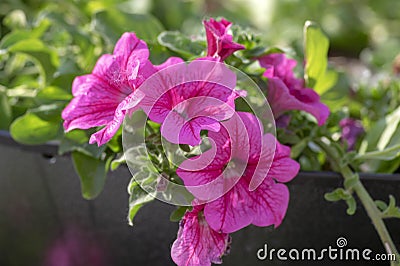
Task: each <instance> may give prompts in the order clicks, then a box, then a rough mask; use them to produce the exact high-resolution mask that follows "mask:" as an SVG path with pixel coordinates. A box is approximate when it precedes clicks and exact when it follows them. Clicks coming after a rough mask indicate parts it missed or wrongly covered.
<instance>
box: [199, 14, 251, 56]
mask: <svg viewBox="0 0 400 266" xmlns="http://www.w3.org/2000/svg"><path fill="white" fill-rule="evenodd" d="M203 24H204V27H205V29H206V37H207V48H208V49H207V56H211V57H215V58H219V59H220V60H221V61H224V60H225V59H226V58H227V57H228V56H230V55H231V54H233V53H234V52H235V51H237V50H243V49H245V47H244V46H243V45H241V44H238V43H235V42H233V39H232V35H230V34H229V33H228V31H229V28H230V27H231V25H232V23H231V22H229V21H227V20H225V19H221V20H220V21H216V20H215V19H213V18H210V20H208V21H207V20H204V21H203Z"/></svg>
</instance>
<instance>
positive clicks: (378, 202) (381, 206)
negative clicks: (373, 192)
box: [375, 200, 388, 212]
mask: <svg viewBox="0 0 400 266" xmlns="http://www.w3.org/2000/svg"><path fill="white" fill-rule="evenodd" d="M375 205H376V207H378V209H379V210H380V211H382V212H383V211H385V210H386V209H387V207H388V205H387V204H386V202H384V201H382V200H375Z"/></svg>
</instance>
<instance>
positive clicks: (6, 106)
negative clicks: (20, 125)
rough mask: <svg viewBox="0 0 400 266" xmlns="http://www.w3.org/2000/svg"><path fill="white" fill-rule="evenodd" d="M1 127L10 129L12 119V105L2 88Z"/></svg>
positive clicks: (0, 92)
mask: <svg viewBox="0 0 400 266" xmlns="http://www.w3.org/2000/svg"><path fill="white" fill-rule="evenodd" d="M0 114H1V115H0V129H4V130H8V128H9V126H10V124H11V120H12V110H11V105H10V103H9V102H8V97H7V95H6V93H5V92H3V91H1V90H0Z"/></svg>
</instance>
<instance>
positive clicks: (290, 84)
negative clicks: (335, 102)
mask: <svg viewBox="0 0 400 266" xmlns="http://www.w3.org/2000/svg"><path fill="white" fill-rule="evenodd" d="M258 60H259V62H260V65H261V66H262V67H264V68H265V69H266V71H265V73H264V76H265V77H267V78H268V95H267V99H268V102H269V104H270V105H271V109H272V111H273V113H274V115H275V118H278V117H279V116H281V115H282V114H283V113H284V112H286V111H288V110H302V111H305V112H307V113H310V114H312V115H313V116H314V117H315V118H316V119H317V121H318V125H323V124H324V123H325V121H326V119H327V118H328V116H329V108H328V107H327V106H326V105H325V104H323V103H321V101H320V97H319V95H318V94H317V93H316V92H315V91H314V90H312V89H309V88H304V80H302V79H298V78H296V77H295V76H294V73H293V68H294V67H295V66H296V64H297V63H296V61H295V60H293V59H288V58H287V57H286V56H285V55H284V54H279V53H277V54H269V55H266V56H263V57H260V58H259V59H258Z"/></svg>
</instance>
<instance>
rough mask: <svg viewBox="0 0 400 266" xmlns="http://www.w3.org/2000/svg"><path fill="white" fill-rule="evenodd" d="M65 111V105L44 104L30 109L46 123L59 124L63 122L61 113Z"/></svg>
mask: <svg viewBox="0 0 400 266" xmlns="http://www.w3.org/2000/svg"><path fill="white" fill-rule="evenodd" d="M63 109H64V104H62V103H61V104H60V103H51V104H43V105H40V106H38V107H36V108H33V109H30V110H29V112H30V113H32V114H35V115H37V116H38V117H39V118H40V119H43V120H45V121H54V122H59V121H60V120H61V112H62V110H63Z"/></svg>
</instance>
